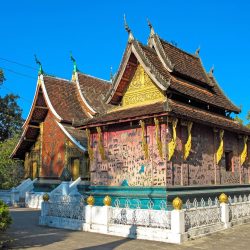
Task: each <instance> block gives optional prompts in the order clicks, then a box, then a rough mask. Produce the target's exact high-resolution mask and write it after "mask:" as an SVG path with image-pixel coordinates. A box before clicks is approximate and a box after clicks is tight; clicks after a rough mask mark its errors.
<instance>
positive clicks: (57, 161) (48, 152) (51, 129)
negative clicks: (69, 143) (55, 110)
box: [40, 111, 66, 177]
mask: <svg viewBox="0 0 250 250" xmlns="http://www.w3.org/2000/svg"><path fill="white" fill-rule="evenodd" d="M65 140H66V137H65V135H64V133H63V132H62V131H61V129H60V128H59V126H58V125H57V124H56V121H55V118H54V116H53V114H52V113H51V112H50V111H49V112H48V115H47V116H46V118H45V121H44V123H43V138H42V168H41V174H40V176H42V177H52V176H54V177H58V176H60V175H61V172H62V170H63V167H64V165H65Z"/></svg>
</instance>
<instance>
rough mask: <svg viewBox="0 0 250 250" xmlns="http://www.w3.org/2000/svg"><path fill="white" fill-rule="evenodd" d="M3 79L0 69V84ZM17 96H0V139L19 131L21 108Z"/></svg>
mask: <svg viewBox="0 0 250 250" xmlns="http://www.w3.org/2000/svg"><path fill="white" fill-rule="evenodd" d="M4 80H5V77H4V73H3V71H2V70H1V69H0V86H1V85H2V84H3V82H4ZM18 98H19V97H18V96H17V95H14V94H7V95H5V96H4V97H1V96H0V141H4V140H5V139H8V138H10V137H11V136H13V135H14V134H15V133H17V132H19V131H20V129H21V126H22V123H23V118H22V110H21V108H20V107H19V105H18V104H17V100H18Z"/></svg>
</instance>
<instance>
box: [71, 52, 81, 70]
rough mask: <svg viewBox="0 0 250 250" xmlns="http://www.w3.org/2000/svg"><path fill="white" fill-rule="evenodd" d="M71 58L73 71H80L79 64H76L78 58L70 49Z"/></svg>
mask: <svg viewBox="0 0 250 250" xmlns="http://www.w3.org/2000/svg"><path fill="white" fill-rule="evenodd" d="M70 60H71V61H72V62H73V73H76V72H78V71H79V70H78V68H77V64H76V60H75V58H74V57H73V55H72V52H71V51H70Z"/></svg>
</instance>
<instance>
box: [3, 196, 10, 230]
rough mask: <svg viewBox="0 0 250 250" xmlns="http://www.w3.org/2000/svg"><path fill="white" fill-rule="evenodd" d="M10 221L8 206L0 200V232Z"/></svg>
mask: <svg viewBox="0 0 250 250" xmlns="http://www.w3.org/2000/svg"><path fill="white" fill-rule="evenodd" d="M11 223H12V218H11V216H10V211H9V208H8V206H7V205H6V204H5V203H4V202H3V201H2V200H0V232H4V231H5V230H6V229H7V228H8V227H9V226H10V225H11Z"/></svg>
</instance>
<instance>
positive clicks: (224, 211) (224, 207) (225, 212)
mask: <svg viewBox="0 0 250 250" xmlns="http://www.w3.org/2000/svg"><path fill="white" fill-rule="evenodd" d="M220 209H221V222H223V223H224V226H225V228H229V227H231V223H230V221H229V205H228V204H226V203H221V204H220Z"/></svg>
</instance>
